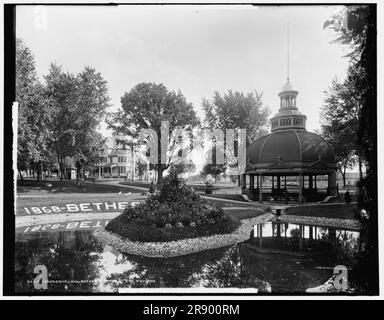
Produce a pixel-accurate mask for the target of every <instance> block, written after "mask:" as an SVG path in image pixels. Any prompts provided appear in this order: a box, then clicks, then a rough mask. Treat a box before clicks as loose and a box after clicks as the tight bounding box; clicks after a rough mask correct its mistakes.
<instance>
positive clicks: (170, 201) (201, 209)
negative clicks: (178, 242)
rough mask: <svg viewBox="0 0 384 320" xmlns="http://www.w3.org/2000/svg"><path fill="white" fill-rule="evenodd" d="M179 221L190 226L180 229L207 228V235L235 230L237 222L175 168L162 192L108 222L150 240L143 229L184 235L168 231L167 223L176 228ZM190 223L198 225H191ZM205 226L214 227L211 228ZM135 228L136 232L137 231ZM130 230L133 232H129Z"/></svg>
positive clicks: (111, 227)
mask: <svg viewBox="0 0 384 320" xmlns="http://www.w3.org/2000/svg"><path fill="white" fill-rule="evenodd" d="M178 222H181V223H182V224H183V225H184V226H186V227H185V228H176V229H181V230H184V231H185V232H186V233H187V234H188V232H187V231H188V230H189V229H191V231H190V232H192V234H200V233H199V232H200V231H201V230H203V229H204V230H205V231H204V232H203V234H209V232H210V231H212V232H214V233H217V232H218V233H221V232H231V231H232V230H233V229H235V227H236V225H237V224H236V223H235V222H234V221H231V220H228V218H226V216H225V215H224V211H223V210H222V209H221V208H217V207H216V206H215V205H213V204H212V203H210V202H209V201H207V200H205V199H203V198H201V197H200V196H199V194H198V193H197V192H196V191H195V190H194V189H193V188H191V187H189V186H187V185H186V183H185V180H184V179H182V178H179V177H178V175H177V173H176V171H175V170H172V168H171V171H170V174H169V175H168V176H167V177H166V178H165V179H164V181H163V183H162V184H161V186H160V192H158V193H153V194H150V195H149V196H148V198H147V199H146V201H144V202H143V203H141V204H139V205H138V206H135V207H129V208H127V209H125V210H124V212H123V214H122V215H120V216H119V217H117V218H115V219H114V220H112V221H111V222H110V223H109V224H108V225H107V230H111V231H114V232H117V233H120V234H121V235H123V236H124V235H126V236H128V237H129V238H130V239H131V240H133V238H135V239H136V238H140V237H142V239H148V237H147V236H146V237H144V236H142V233H143V232H142V230H143V228H144V229H146V230H147V231H148V232H153V230H155V229H162V231H161V233H162V234H163V233H164V232H166V233H167V234H168V236H164V235H163V236H160V238H165V239H172V238H174V237H176V238H179V237H182V236H183V231H180V230H178V231H175V230H174V229H175V228H172V229H169V230H168V229H167V230H164V227H165V226H166V225H167V224H170V225H172V226H173V227H174V226H175V225H176V224H177V223H178ZM127 224H132V226H133V225H135V228H133V227H127V226H126V225H127ZM190 224H192V225H194V226H195V227H190V226H189V225H190ZM214 224H217V227H213V226H212V225H214ZM139 226H141V227H139ZM204 226H212V227H209V228H208V229H207V228H206V227H204ZM199 227H204V228H203V229H201V230H200V231H199V230H197V229H199ZM132 228H133V229H134V230H136V231H135V232H133V231H132ZM153 228H155V229H153ZM127 230H130V231H129V232H127ZM138 230H140V232H139V231H138ZM151 230H152V231H151ZM209 230H210V231H209ZM122 233H124V234H122ZM169 233H170V234H169ZM133 234H135V236H133ZM140 234H141V236H140ZM149 238H156V236H154V235H152V236H149ZM147 241H148V240H147Z"/></svg>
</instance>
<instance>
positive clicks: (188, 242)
mask: <svg viewBox="0 0 384 320" xmlns="http://www.w3.org/2000/svg"><path fill="white" fill-rule="evenodd" d="M272 217H274V214H272V213H270V212H269V213H265V214H262V215H260V216H257V217H254V218H250V219H244V220H241V221H240V226H239V227H238V228H237V229H236V230H235V231H233V232H231V233H227V234H215V235H212V236H206V237H198V238H190V239H182V240H177V241H167V242H139V241H130V240H128V239H124V238H122V237H121V236H119V235H117V234H115V233H112V232H109V231H106V230H105V229H100V230H96V231H95V233H94V234H95V236H96V237H97V238H99V239H100V240H102V241H105V242H106V243H107V244H109V245H110V246H112V247H113V248H115V249H116V250H118V251H120V252H122V253H128V254H133V255H139V256H145V257H151V258H169V257H178V256H184V255H187V254H191V253H196V252H200V251H204V250H210V249H217V248H222V247H226V246H230V245H233V244H235V243H237V242H243V241H245V240H247V239H249V237H250V233H251V231H252V229H253V226H254V225H255V224H258V223H263V222H266V221H268V220H270V219H271V218H272Z"/></svg>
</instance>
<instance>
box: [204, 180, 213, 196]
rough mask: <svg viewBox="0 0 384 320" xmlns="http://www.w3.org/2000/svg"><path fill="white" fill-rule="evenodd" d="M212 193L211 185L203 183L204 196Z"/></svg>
mask: <svg viewBox="0 0 384 320" xmlns="http://www.w3.org/2000/svg"><path fill="white" fill-rule="evenodd" d="M212 191H213V184H212V183H210V182H208V181H207V182H206V183H205V189H204V192H205V193H206V194H211V193H212Z"/></svg>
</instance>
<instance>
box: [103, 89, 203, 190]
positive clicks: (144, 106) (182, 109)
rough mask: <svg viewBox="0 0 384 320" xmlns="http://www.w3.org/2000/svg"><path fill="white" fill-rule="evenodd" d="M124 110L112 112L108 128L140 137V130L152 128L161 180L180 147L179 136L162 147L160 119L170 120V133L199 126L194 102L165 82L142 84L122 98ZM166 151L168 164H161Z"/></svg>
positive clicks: (159, 179)
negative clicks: (165, 84)
mask: <svg viewBox="0 0 384 320" xmlns="http://www.w3.org/2000/svg"><path fill="white" fill-rule="evenodd" d="M121 106H122V110H120V111H118V112H116V113H113V114H112V115H111V117H110V119H109V127H110V128H112V129H113V130H114V131H115V132H116V133H123V134H124V135H128V136H131V137H133V138H137V137H138V135H139V133H140V130H141V129H153V130H154V131H155V132H156V134H157V139H158V141H157V142H158V154H157V158H158V161H159V163H158V164H155V165H154V168H155V170H156V171H157V177H158V178H157V181H158V183H161V182H162V177H163V172H164V171H165V170H166V169H167V168H168V167H169V166H170V165H171V164H172V163H173V161H174V158H173V156H172V155H173V153H174V151H175V150H176V148H178V147H180V143H179V141H178V139H174V140H173V141H171V143H170V144H169V148H168V150H164V151H163V150H162V145H161V122H162V121H169V135H170V137H171V136H172V135H173V133H174V132H175V130H176V129H183V130H186V131H191V130H192V129H193V128H195V127H197V126H198V125H199V120H198V118H197V116H196V113H195V111H194V109H193V106H192V104H191V103H188V102H187V101H186V99H185V97H184V96H183V94H182V93H181V92H180V91H178V92H174V91H169V90H168V89H167V88H166V87H165V86H164V85H163V84H156V83H139V84H137V85H136V86H135V87H133V88H132V89H131V90H130V91H129V92H125V93H124V95H123V96H122V97H121ZM162 151H163V152H166V153H167V161H166V163H160V162H161V161H160V160H161V153H162Z"/></svg>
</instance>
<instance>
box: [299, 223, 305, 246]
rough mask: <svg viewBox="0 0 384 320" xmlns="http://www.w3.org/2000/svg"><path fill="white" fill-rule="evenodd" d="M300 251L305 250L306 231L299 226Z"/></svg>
mask: <svg viewBox="0 0 384 320" xmlns="http://www.w3.org/2000/svg"><path fill="white" fill-rule="evenodd" d="M299 234H300V236H299V250H302V249H303V234H304V229H303V226H302V225H300V226H299Z"/></svg>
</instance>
